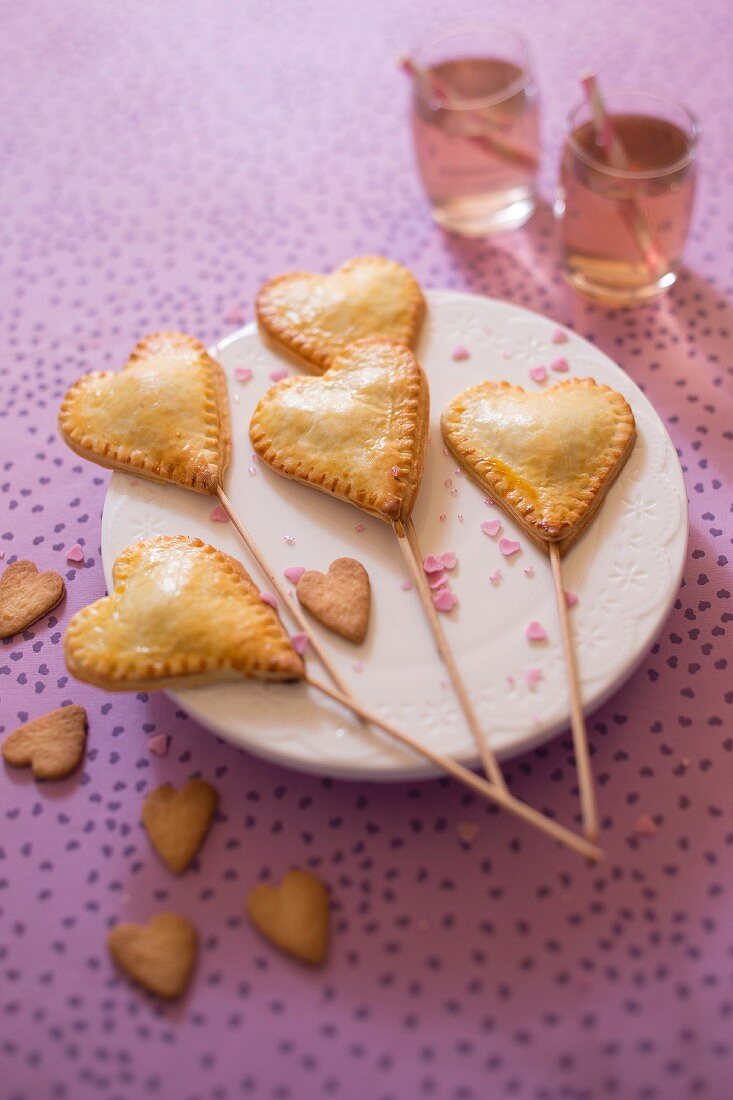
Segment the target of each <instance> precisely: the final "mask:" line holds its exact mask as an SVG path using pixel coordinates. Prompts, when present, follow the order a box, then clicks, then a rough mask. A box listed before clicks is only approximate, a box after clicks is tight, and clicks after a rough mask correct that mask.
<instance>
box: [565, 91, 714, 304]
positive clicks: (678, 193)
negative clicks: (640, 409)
mask: <svg viewBox="0 0 733 1100" xmlns="http://www.w3.org/2000/svg"><path fill="white" fill-rule="evenodd" d="M605 106H606V113H607V115H608V116H609V118H610V122H611V126H612V128H613V132H614V133H615V136H616V138H617V140H618V142H619V143H620V147H621V152H622V159H621V163H623V164H624V167H619V166H618V161H617V163H616V164H615V165H614V164H612V163H609V160H611V159H613V158H609V157H608V156H607V153H606V151H605V148H606V147H605V146H602V145H601V144H600V143H599V141H598V140H597V136H596V133H597V132H596V128H595V125H594V119H593V113H592V110H591V107H590V106H589V105H588V104H587V103H581V104H579V105H578V106H576V107H574V108H573V109H572V111H571V112H570V114H569V115H568V119H567V123H566V127H565V144H564V148H563V152H562V161H561V165H560V181H559V187H558V193H557V198H556V200H555V215H556V217H557V218H558V219H559V222H560V238H561V251H562V257H561V263H562V271H563V275H564V277H565V279H566V281H567V282H568V283H569V285H570V286H571V287H573V289H574V290H577V291H578V292H579V293H580V294H581V295H583V296H584V297H587V298H590V299H592V300H594V301H597V302H601V303H602V304H604V305H610V306H633V305H643V304H644V303H645V302H648V301H651V300H653V299H654V298H657V297H658V296H659V295H661V294H664V293H665V291H667V290H668V289H669V287H671V286H672V285H673V283H674V282H675V279H676V272H677V268H678V265H679V262H680V257H681V255H682V248H683V246H684V243H685V240H686V238H687V232H688V229H689V226H690V218H691V215H692V203H693V197H694V193H695V148H696V144H697V140H698V137H699V126H698V123H697V121H696V119H695V118H694V117H693V116H692V115H691V114H690V113H689V111H687V110H686V109H685V108H684V107H681V106H680V105H679V104H677V103H674V102H672V101H671V100H667V99H665V98H663V97H662V96H658V95H654V94H652V93H647V92H632V91H617V92H612V93H607V94H606V96H605Z"/></svg>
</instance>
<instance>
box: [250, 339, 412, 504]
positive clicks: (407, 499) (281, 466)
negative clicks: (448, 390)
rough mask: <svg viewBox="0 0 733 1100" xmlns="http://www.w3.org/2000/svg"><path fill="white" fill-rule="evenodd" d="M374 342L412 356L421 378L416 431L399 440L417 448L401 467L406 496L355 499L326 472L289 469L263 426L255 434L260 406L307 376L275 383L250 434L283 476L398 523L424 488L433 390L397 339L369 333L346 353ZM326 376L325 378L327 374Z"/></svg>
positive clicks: (373, 495) (258, 449)
mask: <svg viewBox="0 0 733 1100" xmlns="http://www.w3.org/2000/svg"><path fill="white" fill-rule="evenodd" d="M372 343H376V344H380V345H382V346H385V347H390V348H393V349H395V350H398V351H400V352H402V353H403V356H404V355H407V356H409V362H408V364H407V366H408V367H409V369H410V370H413V371H414V378H415V380H416V381H417V391H416V392H415V393H414V394H413V395H411V396H410V399H409V402H410V411H414V414H415V429H414V432H411V433H410V436H409V438H405V437H404V436H403V437H402V438H401V439H400V442H399V450H400V451H407V450H409V448H410V447H411V446H413V440H414V447H415V451H414V459H413V461H412V462H411V463H409V464H408V465H407V467H406V468H405V466H403V467H401V472H403V471H404V472H405V473H406V474H407V478H406V481H405V482H404V484H405V492H404V493H403V495H402V497H397V496H396V494H395V495H394V497H388V496H384V495H382V494H378V493H376V492H372V493H371V495H370V496H368V497H367V498H366V499H365V500H355V499H352V497H351V496H349V495H348V493H347V491H343V492H341V491H338V490H335V489H333V488H331V487H329V486H327V485H324V484H323V482H324V480H325V475H323V476H322V477H320V478H314V477H312V476H311V471H310V470H309V471H308V472H307V473H305V474H303V473H298V474H296V473H293V472H292V471H291V469H289V468H288V466H287V465H286V464H285V462H284V461H283V460H282V459H280V458H279V457H278V456H277V453H275V454H270V450H271V445H268V446H266V447H263V446H262V439H263V438H266V436H265V433H264V430H263V429H262V428H260V429H259V431H260V433H261V434H260V435H259V438H256V436H255V434H254V433H255V432H256V431H257V430H258V428H257V425H258V424H259V413H260V409H261V408H264V407H265V406H266V405H267V404H269V402H270V401H271V400H272V399H273V397H274V395H275V391H279V392H282V391H283V390H284V389H288V388H290V387H292V386H294V385H296V384H297V383H298V382H299V381H300V380H301V379H302V378H304V377H306V376H303V375H300V376H296V377H294V378H286V379H284V380H283V381H281V382H277V383H276V384H275V385H274V386H271V387H270V389H269V390H268V391H267V393H266V394H265V395H264V397H262V398H261V399H260V401H259V402H258V403H257V406H256V408H255V411H254V413H253V415H252V419H251V421H250V427H249V435H250V440H251V442H252V446H253V447H254V449H255V451H256V452H257V454H258V455H259V456H260V458H261V459H262V461H263V462H265V463H266V465H267V466H269V467H270V469H272V470H275V472H276V473H278V474H281V475H282V476H283V477H287V478H290V479H291V480H292V481H300V482H302V483H304V484H307V485H310V486H312V487H313V488H314V489H319V490H321V491H322V492H324V493H327V494H328V495H329V496H331V497H336V499H338V500H343V501H345V502H346V503H347V504H353V505H354V506H355V507H357V508H359V509H361V510H362V511H365V512H368V513H369V514H370V515H373V516H376V517H377V519H380V520H382V521H383V522H385V523H391V524H395V523H399V522H406V521H407V520H408V519H409V517H410V514H411V512H412V508H413V507H414V503H415V498H416V496H417V491H418V489H419V487H420V479H421V477H422V470H423V465H424V461H425V452H426V449H427V428H428V420H429V415H430V392H429V389H428V383H427V379H426V377H425V372H424V371H423V369H422V367H421V366H420V364H419V363H418V361H417V359H416V358H415V356H414V354H413V353H412V351H411V350H410V348H408V347H407V346H406V345H405V344H397V343H396V342H395V341H393V340H388V339H386V338H385V337H383V336H366V337H364V338H363V339H362V340H357V341H355V343H353V344H349V345H348V347H347V348H346V350H345V352H344V353H343V354H344V355H346V354H348V352H349V351H350V349H352V348H358V347H362V346H364V345H367V344H372ZM339 358H340V357H339ZM334 368H335V369H336V370H338V369H339V359H337V360H336V362H335V363H334ZM322 377H325V373H324V375H323V376H322ZM311 469H312V468H311ZM335 480H336V483H338V481H339V480H340V479H339V478H336V479H335ZM392 499H394V500H395V501H397V502H398V505H399V506H398V507H390V505H389V502H390V500H392ZM380 500H382V501H383V502H384V503H383V504H382V506H381V507H380V506H379V503H378V502H379V501H380ZM390 512H393V513H394V514H393V515H392V514H390Z"/></svg>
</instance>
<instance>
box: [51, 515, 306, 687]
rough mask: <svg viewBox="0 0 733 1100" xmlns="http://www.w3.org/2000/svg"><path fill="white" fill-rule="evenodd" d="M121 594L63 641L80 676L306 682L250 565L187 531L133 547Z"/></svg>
mask: <svg viewBox="0 0 733 1100" xmlns="http://www.w3.org/2000/svg"><path fill="white" fill-rule="evenodd" d="M113 578H114V591H113V593H112V595H110V596H106V597H105V598H104V599H101V600H97V602H96V603H93V604H90V605H89V606H88V607H84V608H82V610H81V611H78V612H77V613H76V615H74V617H73V618H72V620H71V622H70V623H69V626H68V628H67V630H66V635H65V637H64V654H65V657H66V664H67V666H68V669H69V672H70V673H71V674H72V676H75V677H76V678H77V680H85V681H86V682H87V683H90V684H96V685H97V687H102V688H106V689H107V691H142V690H145V689H157V688H164V687H171V686H177V687H191V686H194V685H197V684H210V683H216V682H218V681H221V680H239V679H242V678H247V679H256V680H297V679H300V678H302V677H303V675H304V668H303V662H302V660H301V659H300V657H299V656H298V654H297V653H296V651H295V649H294V648H293V646H292V644H291V641H290V639H289V637H288V635H287V634H286V632H285V629H284V627H283V626H282V623H281V622H280V620H279V619H278V617H277V615H276V614H275V612H274V611H273V610H272V608H271V607H269V606H268V605H267V604H265V603H263V602H262V600H261V599H260V596H259V593H258V591H257V588H256V587H255V585H254V584H253V583H252V581H251V579H250V577H249V575H248V574H247V573H246V571H245V569H244V567H243V566H242V565H240V563H239V562H238V561H236V560H235V559H234V558H231V557H229V555H228V554H224V553H222V552H221V551H220V550H215V549H214V547H213V546H207V545H206V544H205V543H203V542H201V540H200V539H193V538H188V537H186V536H185V535H175V536H174V535H162V536H160V537H159V538H154V539H147V540H145V541H143V542H137V543H135V544H134V545H133V546H128V548H127V549H126V550H124V551H123V553H122V554H120V556H119V558H117V561H116V562H115V564H114V571H113Z"/></svg>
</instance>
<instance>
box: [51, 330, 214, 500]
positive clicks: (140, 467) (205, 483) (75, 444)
mask: <svg viewBox="0 0 733 1100" xmlns="http://www.w3.org/2000/svg"><path fill="white" fill-rule="evenodd" d="M161 338H165V339H176V340H182V341H185V342H186V344H187V346H188V347H189V348H190V349H191V350H195V351H196V353H197V354H198V355H199V357H200V359H201V360H202V366H204V368H205V369H207V370H209V371H210V377H209V380H208V382H207V385H206V390H207V394H206V396H207V400H211V399H212V398H213V405H214V409H215V421H216V422H215V423H214V422H213V421H209V422H207V433H209V432H210V433H211V434H209V435H208V436H207V437H208V439H209V440H210V442H211V449H212V450H214V451H216V452H217V455H218V460H217V473H216V474H215V475H212V474H204V473H202V471H201V469H200V467H198V466H196V465H195V464H194V463H192V462H191V463H186V464H184V465H182V466H180V467H173V468H172V469H169V470H168V471H167V472H166V471H165V470H164V469H163V468H162V467H161V466H160V465H159V464H157V465H148V464H147V463H146V460H145V456H144V455H143V454H142V453H141V452H139V451H132V452H131V453H130V454H128V455H127V457H122V453H123V448H122V445H119V444H118V446H117V447H116V448H114V449H113V450H112V451H111V452H110V453H106V451H105V447H106V443H105V441H104V440H103V439H102V438H101V437H99V436H94V435H92V436H91V437H90V441H89V444H88V445H84V443H83V442H82V439H85V438H87V437H85V436H81V433H80V432H79V430H78V429H77V428H76V426H75V425H74V423H73V396H72V395H74V396H75V394H76V392H77V391H78V392H81V390H82V388H83V387H85V386H87V385H88V384H89V382H90V380H91V379H92V378H105V377H109V376H111V375H114V374H118V373H121V372H119V371H92V372H90V373H88V374H84V375H82V377H81V378H78V379H77V380H76V382H74V384H73V385H72V386H71V387H70V388H69V389H68V390H67V392H66V394H65V396H64V399H63V401H62V402H61V407H60V409H59V415H58V425H59V432H60V434H61V437H62V439H63V440H64V442H65V443H66V445H67V446H68V447H70V448H71V450H72V451H73V452H74V453H75V454H77V455H79V457H80V458H84V459H87V460H88V461H92V462H94V463H96V465H98V466H103V467H105V469H108V470H122V471H124V472H125V473H137V474H139V475H140V476H141V477H145V478H148V479H150V480H151V481H159V482H164V483H166V482H167V483H170V482H173V483H174V484H176V485H180V486H182V487H183V488H186V489H192V490H193V491H194V492H199V493H204V494H206V495H216V492H217V490H218V488H219V486H220V485H221V483H222V481H223V479H224V473H225V471H226V469H227V466H228V465H229V460H230V457H231V420H230V415H229V399H228V392H227V382H226V375H225V374H224V371H223V369H222V367H221V365H220V364H219V363H218V362H217V361H216V359H214V358H213V357H212V356H210V355H209V353H208V352H207V350H206V348H205V347H204V346H203V344H202V343H201V342H200V341H199V340H196V338H195V337H193V336H189V335H188V334H187V333H182V332H175V331H168V330H162V331H160V332H154V333H150V334H149V335H148V336H144V337H143V338H142V339H141V340H139V341H138V342H137V344H136V345H135V347H134V348H133V350H132V352H131V354H130V356H129V358H128V360H127V362H126V363H125V365H124V366H123V367H122V370H123V371H124V370H128V369H129V368H133V369H134V366H135V364H136V363H137V362H138V361H140V360H142V359H144V358H145V357H146V355H145V352H146V348H147V346H148V345H149V344H152V343H153V342H154V341H155V340H160V339H161ZM209 469H211V468H210V467H209Z"/></svg>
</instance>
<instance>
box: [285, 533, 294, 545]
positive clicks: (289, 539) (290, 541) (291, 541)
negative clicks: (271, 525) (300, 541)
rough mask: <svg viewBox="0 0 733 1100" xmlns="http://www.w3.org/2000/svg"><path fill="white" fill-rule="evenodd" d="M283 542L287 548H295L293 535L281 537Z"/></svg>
mask: <svg viewBox="0 0 733 1100" xmlns="http://www.w3.org/2000/svg"><path fill="white" fill-rule="evenodd" d="M283 542H286V543H287V544H288V546H295V535H283Z"/></svg>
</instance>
